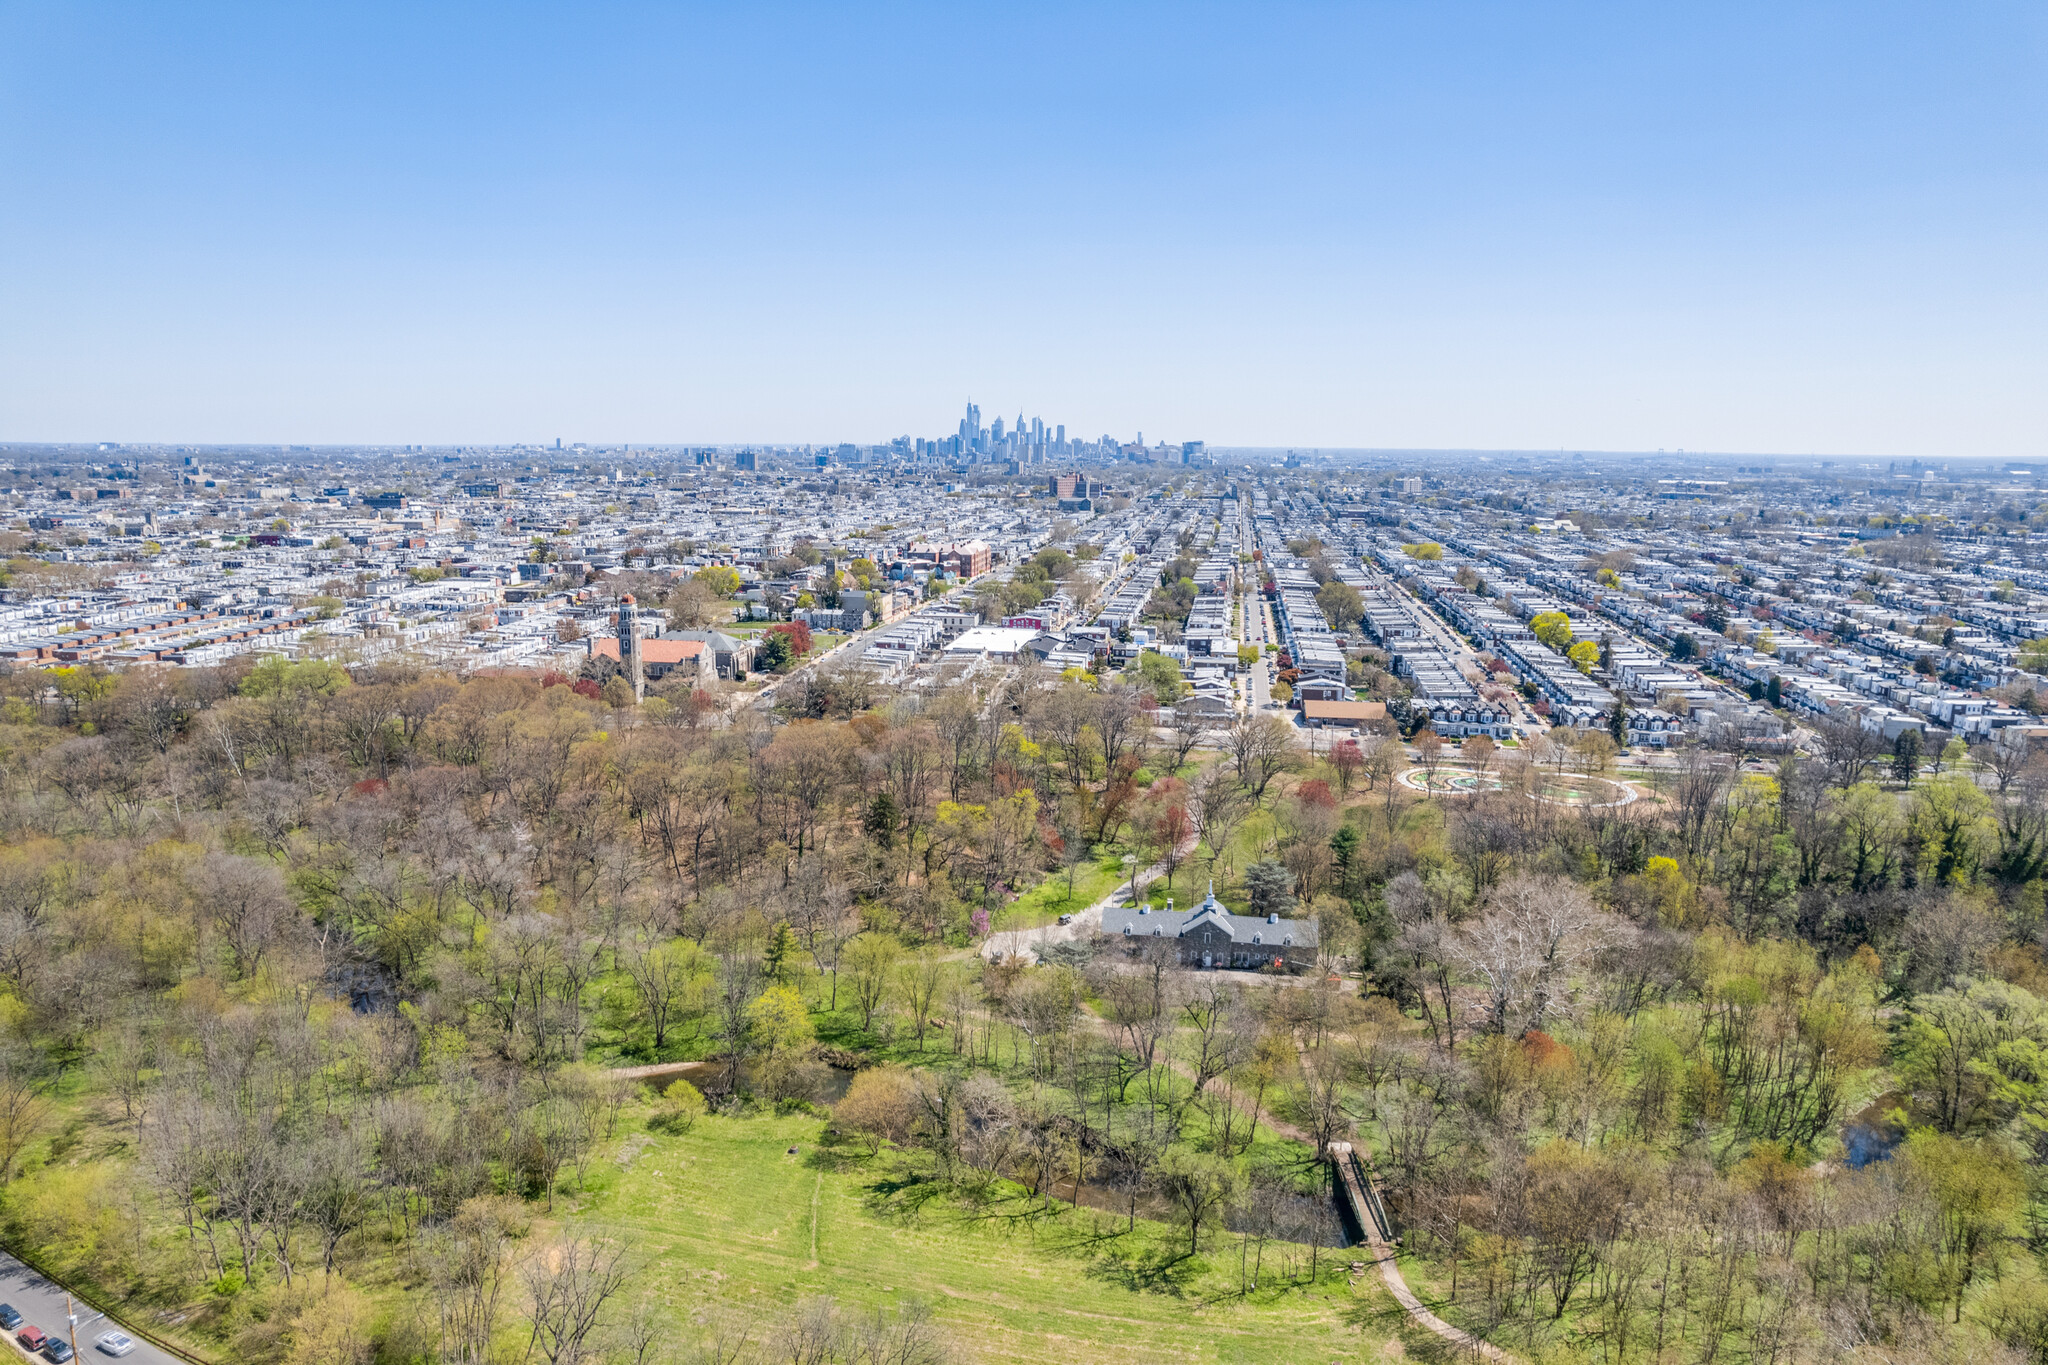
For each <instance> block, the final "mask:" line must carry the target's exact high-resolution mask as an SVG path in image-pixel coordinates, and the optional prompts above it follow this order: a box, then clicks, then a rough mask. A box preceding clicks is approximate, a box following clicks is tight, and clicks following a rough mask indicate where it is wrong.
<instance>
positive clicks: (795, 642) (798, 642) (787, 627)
mask: <svg viewBox="0 0 2048 1365" xmlns="http://www.w3.org/2000/svg"><path fill="white" fill-rule="evenodd" d="M764 634H766V635H782V636H786V637H788V640H789V655H790V657H791V658H792V659H801V658H803V657H804V656H805V655H806V654H809V653H810V652H811V649H812V641H811V628H810V626H809V625H808V624H807V623H805V622H803V621H784V622H782V623H781V624H779V625H773V626H770V627H768V629H767V630H766V631H765V632H764Z"/></svg>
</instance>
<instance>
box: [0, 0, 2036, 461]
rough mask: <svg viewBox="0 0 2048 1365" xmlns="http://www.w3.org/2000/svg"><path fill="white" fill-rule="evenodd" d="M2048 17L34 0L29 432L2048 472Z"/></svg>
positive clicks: (23, 289) (2, 85)
mask: <svg viewBox="0 0 2048 1365" xmlns="http://www.w3.org/2000/svg"><path fill="white" fill-rule="evenodd" d="M2044 377H2048V8H2044V7H2043V6H2041V5H2040V4H2039V3H2025V4H1996V3H1988V4H1972V5H1958V6H1928V5H1920V6H1910V7H1909V6H1896V7H1893V6H1886V5H1882V4H1867V3H1866V4H1855V5H1840V6H1800V5H1787V4H1770V5H1757V6H1753V7H1742V6H1735V5H1717V6H1678V5H1629V6H1614V7H1608V8H1602V7H1594V6H1571V7H1558V6H1542V5H1529V4H1507V5H1499V6H1484V5H1423V4H1412V5H1401V6H1386V5H1343V6H1322V5H1287V4H1273V3H1265V4H1258V5H1243V6H1203V5H1188V4H1173V5H1159V6H1136V5H1104V4H1087V5H1074V6H1070V7H1062V6H1056V5H1034V6H1009V7H996V6H975V5H964V4H957V3H956V4H951V5H934V6H917V5H895V6H887V7H861V6H854V5H848V4H835V5H816V6H809V5H774V4H746V5H724V6H717V7H703V8H698V7H691V6H686V5H659V6H633V5H615V6H613V5H600V4H577V5H563V6H520V5H514V4H502V3H496V4H488V5H477V6H474V7H456V6H447V5H436V4H430V3H411V4H404V5H392V6H380V5H375V4H367V3H356V4H350V5H345V6H326V7H313V6H297V5H252V6H249V7H246V8H231V7H215V6H209V5H204V4H198V3H182V4H177V5H147V4H137V5H126V6H114V5H103V6H94V5H59V4H54V3H52V4H23V3H14V0H0V439H13V440H24V439H53V440H54V439H63V440H220V441H239V440H248V441H260V440H289V441H392V442H410V441H428V442H443V441H455V440H488V441H497V440H520V439H552V438H554V437H556V436H562V437H564V438H565V439H568V440H591V441H620V440H626V441H648V442H656V441H738V440H759V441H777V440H788V441H822V440H878V439H885V438H887V437H890V436H894V435H897V434H899V433H904V432H910V433H916V434H937V433H940V432H942V431H945V430H947V429H949V428H950V425H951V424H952V423H953V422H954V421H955V420H956V419H957V415H958V409H959V406H960V404H961V403H962V402H964V401H965V400H966V399H967V398H969V397H972V398H974V399H975V400H977V401H979V402H980V403H981V405H982V407H983V410H984V413H985V414H987V415H989V416H993V415H994V414H996V413H999V412H1000V413H1002V414H1004V415H1006V416H1014V415H1015V414H1016V412H1017V411H1018V410H1019V409H1022V410H1023V411H1024V412H1026V413H1027V414H1029V415H1036V416H1043V417H1045V418H1046V419H1047V420H1049V421H1056V422H1064V423H1066V424H1067V425H1068V428H1069V430H1070V431H1076V430H1078V431H1083V432H1086V433H1088V434H1090V435H1094V434H1098V433H1100V432H1103V431H1110V432H1114V433H1116V434H1118V435H1120V436H1124V437H1129V436H1131V435H1133V434H1135V433H1136V432H1137V431H1138V430H1140V429H1142V430H1143V431H1144V432H1145V433H1146V435H1147V438H1148V439H1151V438H1155V437H1170V438H1172V439H1186V438H1202V439H1207V440H1209V441H1210V442H1212V443H1216V444H1262V445H1275V444H1282V445H1288V444H1291V445H1304V446H1316V445H1320V446H1338V445H1343V446H1423V447H1518V448H1535V449H1543V448H1552V447H1569V448H1573V449H1651V448H1657V447H1666V448H1675V447H1685V448H1687V449H1719V450H1757V451H1773V452H1788V453H1796V452H1803V451H1816V452H1830V453H1857V452H1860V453H1889V454H1915V455H1955V456H1974V455H1983V456H2001V457H2022V458H2038V457H2041V456H2042V455H2043V454H2044V453H2048V452H2044V442H2048V378H2044Z"/></svg>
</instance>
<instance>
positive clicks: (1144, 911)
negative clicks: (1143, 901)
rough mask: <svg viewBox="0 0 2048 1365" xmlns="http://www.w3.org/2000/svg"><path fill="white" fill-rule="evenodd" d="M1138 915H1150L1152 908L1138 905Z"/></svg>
mask: <svg viewBox="0 0 2048 1365" xmlns="http://www.w3.org/2000/svg"><path fill="white" fill-rule="evenodd" d="M1138 913H1139V914H1141V915H1149V914H1151V913H1152V907H1151V906H1150V905H1140V906H1139V907H1138Z"/></svg>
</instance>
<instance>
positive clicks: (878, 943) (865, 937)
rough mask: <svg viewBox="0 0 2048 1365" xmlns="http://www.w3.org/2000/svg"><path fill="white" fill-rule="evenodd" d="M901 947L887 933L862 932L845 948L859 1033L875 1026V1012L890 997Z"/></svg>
mask: <svg viewBox="0 0 2048 1365" xmlns="http://www.w3.org/2000/svg"><path fill="white" fill-rule="evenodd" d="M902 954H903V947H902V945H901V944H899V943H898V942H897V941H896V940H895V939H894V938H892V937H890V936H889V935H887V934H878V933H873V932H869V933H865V934H862V935H861V936H860V937H859V938H857V939H855V940H854V941H853V943H852V944H851V946H850V947H849V948H848V949H847V954H846V957H847V981H848V984H849V985H851V986H852V987H853V1001H854V1004H855V1006H856V1007H857V1008H858V1009H859V1010H860V1027H861V1032H863V1033H865V1032H867V1031H868V1030H869V1029H871V1028H873V1027H874V1022H875V1013H876V1011H878V1010H880V1009H881V1008H882V1002H883V1001H884V1000H886V999H888V996H889V981H890V975H891V973H892V971H893V970H894V968H895V965H896V959H897V958H899V957H901V956H902Z"/></svg>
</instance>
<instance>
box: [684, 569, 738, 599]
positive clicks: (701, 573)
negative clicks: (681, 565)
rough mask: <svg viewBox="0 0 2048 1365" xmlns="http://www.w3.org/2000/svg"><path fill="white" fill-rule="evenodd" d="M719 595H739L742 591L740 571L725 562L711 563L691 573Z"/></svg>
mask: <svg viewBox="0 0 2048 1365" xmlns="http://www.w3.org/2000/svg"><path fill="white" fill-rule="evenodd" d="M690 576H691V577H692V578H694V579H696V580H697V581H698V582H699V583H702V584H703V585H704V586H705V587H707V588H709V589H711V591H712V592H713V593H714V594H716V595H717V596H719V597H737V596H739V593H740V576H739V573H738V571H736V570H734V569H730V568H727V567H726V566H725V565H723V564H710V565H706V566H705V567H704V568H701V569H699V570H697V572H696V573H694V574H692V575H690Z"/></svg>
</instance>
